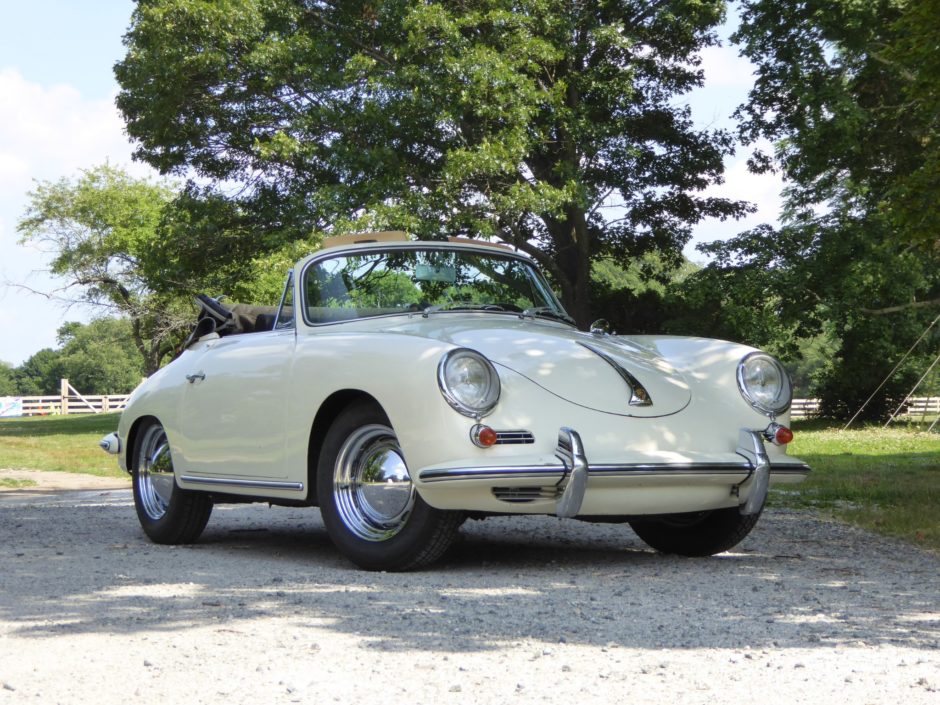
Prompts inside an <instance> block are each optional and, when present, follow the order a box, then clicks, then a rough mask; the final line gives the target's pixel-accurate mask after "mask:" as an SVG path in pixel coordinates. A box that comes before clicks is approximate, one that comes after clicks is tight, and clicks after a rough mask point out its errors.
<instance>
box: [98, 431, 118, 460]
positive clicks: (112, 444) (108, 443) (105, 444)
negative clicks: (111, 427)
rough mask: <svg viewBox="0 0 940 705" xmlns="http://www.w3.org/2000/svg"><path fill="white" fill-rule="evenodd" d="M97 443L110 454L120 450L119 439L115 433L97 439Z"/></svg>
mask: <svg viewBox="0 0 940 705" xmlns="http://www.w3.org/2000/svg"><path fill="white" fill-rule="evenodd" d="M98 445H99V446H101V450H103V451H104V452H105V453H108V454H110V455H117V454H118V453H120V452H121V439H120V438H119V437H118V435H117V434H116V433H109V434H108V435H107V436H105V437H104V438H102V439H101V440H100V441H98Z"/></svg>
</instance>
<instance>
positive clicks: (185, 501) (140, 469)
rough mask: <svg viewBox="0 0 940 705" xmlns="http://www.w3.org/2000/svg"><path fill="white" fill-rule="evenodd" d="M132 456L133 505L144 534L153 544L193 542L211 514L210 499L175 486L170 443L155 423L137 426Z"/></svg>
mask: <svg viewBox="0 0 940 705" xmlns="http://www.w3.org/2000/svg"><path fill="white" fill-rule="evenodd" d="M132 458H133V464H132V469H131V476H132V478H133V484H134V507H135V508H136V510H137V518H138V519H139V520H140V525H141V527H142V528H143V530H144V533H145V534H147V536H148V537H149V538H150V540H151V541H153V542H154V543H162V544H185V543H193V542H194V541H196V540H197V539H198V538H199V536H200V535H201V534H202V531H203V529H205V528H206V523H207V522H208V521H209V516H210V515H211V514H212V500H211V499H210V498H209V496H208V495H206V494H203V493H201V492H192V491H187V490H183V489H180V488H179V487H178V486H177V485H176V479H175V477H174V474H173V458H172V456H171V455H170V445H169V442H168V440H167V437H166V431H164V430H163V426H161V425H160V423H159V422H157V421H150V422H148V423H147V424H146V425H145V426H144V427H143V428H141V429H140V431H139V432H138V434H137V440H136V442H135V444H134V451H133V456H132Z"/></svg>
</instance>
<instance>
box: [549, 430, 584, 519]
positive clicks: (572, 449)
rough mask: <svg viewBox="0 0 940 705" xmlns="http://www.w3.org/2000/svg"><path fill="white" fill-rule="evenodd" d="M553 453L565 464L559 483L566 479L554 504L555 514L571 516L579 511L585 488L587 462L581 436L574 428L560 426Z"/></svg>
mask: <svg viewBox="0 0 940 705" xmlns="http://www.w3.org/2000/svg"><path fill="white" fill-rule="evenodd" d="M555 455H556V456H557V457H558V459H559V460H561V462H562V463H564V464H565V470H566V472H565V477H562V478H561V480H560V481H559V483H558V484H559V485H560V484H561V483H562V482H564V481H565V478H567V479H568V484H566V485H565V490H564V492H562V495H561V498H560V499H559V500H558V504H557V505H555V514H556V515H557V516H559V517H565V518H571V517H574V516H577V515H578V512H579V511H581V502H583V501H584V491H585V490H586V489H587V476H588V462H587V458H586V457H585V456H584V444H583V443H581V436H579V435H578V432H577V431H575V430H574V429H570V428H568V427H567V426H562V427H561V429H559V431H558V448H557V450H556V451H555Z"/></svg>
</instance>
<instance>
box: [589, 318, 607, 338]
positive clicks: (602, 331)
mask: <svg viewBox="0 0 940 705" xmlns="http://www.w3.org/2000/svg"><path fill="white" fill-rule="evenodd" d="M591 335H610V323H608V322H607V319H606V318H598V319H597V320H596V321H594V322H593V323H592V324H591Z"/></svg>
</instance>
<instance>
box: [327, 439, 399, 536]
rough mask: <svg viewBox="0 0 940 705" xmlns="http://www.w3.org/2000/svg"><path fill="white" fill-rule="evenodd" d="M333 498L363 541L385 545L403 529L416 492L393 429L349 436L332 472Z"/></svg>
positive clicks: (342, 516) (346, 520)
mask: <svg viewBox="0 0 940 705" xmlns="http://www.w3.org/2000/svg"><path fill="white" fill-rule="evenodd" d="M333 497H334V499H335V500H336V509H337V511H338V512H339V516H340V519H342V521H343V524H345V525H346V528H348V529H349V530H350V531H351V532H352V533H353V534H355V535H356V536H358V537H359V538H361V539H365V540H366V541H386V540H388V539H390V538H392V537H393V536H395V535H396V534H398V532H399V531H401V530H402V528H404V526H405V524H406V523H407V521H408V516H409V515H410V514H411V510H412V508H413V507H414V503H415V490H414V485H412V483H411V476H410V475H409V474H408V467H407V466H406V465H405V459H404V458H403V457H402V455H401V449H400V448H399V446H398V440H397V439H396V438H395V434H394V432H393V431H392V429H390V428H389V427H388V426H381V425H378V424H373V425H370V426H363V427H362V428H360V429H357V430H356V431H354V432H353V433H352V434H350V435H349V437H348V438H347V439H346V441H345V443H343V447H342V448H341V449H340V452H339V456H338V457H337V459H336V465H335V466H334V468H333Z"/></svg>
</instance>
